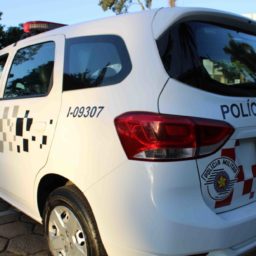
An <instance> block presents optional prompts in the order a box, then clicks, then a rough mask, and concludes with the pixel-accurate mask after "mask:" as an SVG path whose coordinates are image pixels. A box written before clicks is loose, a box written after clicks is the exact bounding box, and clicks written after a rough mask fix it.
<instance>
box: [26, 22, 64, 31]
mask: <svg viewBox="0 0 256 256" xmlns="http://www.w3.org/2000/svg"><path fill="white" fill-rule="evenodd" d="M63 26H66V25H65V24H60V23H54V22H47V21H29V22H26V23H24V24H23V31H24V33H31V34H38V33H42V32H45V31H49V30H52V29H55V28H60V27H63Z"/></svg>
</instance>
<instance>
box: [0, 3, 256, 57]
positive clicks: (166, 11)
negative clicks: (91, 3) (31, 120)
mask: <svg viewBox="0 0 256 256" xmlns="http://www.w3.org/2000/svg"><path fill="white" fill-rule="evenodd" d="M208 14H212V15H215V16H216V17H218V18H220V17H226V18H227V17H228V18H230V19H233V20H235V21H242V22H245V23H246V24H247V25H248V22H250V23H254V24H256V23H255V22H253V21H252V20H250V19H249V18H247V17H242V16H239V15H237V14H232V13H228V12H224V11H220V10H214V9H208V8H191V7H174V8H170V7H169V8H168V7H167V8H160V9H153V10H147V11H141V12H137V13H129V14H123V15H117V16H111V17H107V18H101V19H98V20H92V21H86V22H82V23H79V24H74V25H67V26H64V27H61V28H57V29H53V30H51V31H48V32H43V33H40V34H38V35H34V36H31V37H28V38H25V39H22V41H24V42H27V43H28V44H29V43H30V42H31V43H33V40H35V39H40V38H45V37H47V36H53V35H64V36H65V37H66V38H71V37H74V36H83V35H98V34H117V35H118V34H120V33H121V32H122V33H130V31H131V30H132V32H136V30H138V27H141V26H143V27H144V28H145V27H147V26H148V27H151V25H152V26H153V34H154V37H155V38H157V37H158V36H159V35H160V34H161V33H162V32H163V31H162V30H164V29H165V27H166V26H167V25H168V24H167V23H169V24H170V23H173V22H175V21H176V20H178V19H180V18H181V17H186V16H187V17H189V16H191V15H198V16H199V15H208ZM157 16H158V17H159V18H158V21H157V22H153V20H154V19H155V17H157ZM155 20H157V19H155ZM255 27H256V25H255ZM140 32H141V30H140ZM18 43H19V41H18V42H17V43H15V44H18ZM10 47H11V46H7V47H6V48H4V49H2V50H0V54H1V55H2V54H4V53H5V51H6V52H8V50H9V49H10Z"/></svg>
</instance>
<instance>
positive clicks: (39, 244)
mask: <svg viewBox="0 0 256 256" xmlns="http://www.w3.org/2000/svg"><path fill="white" fill-rule="evenodd" d="M18 255H19V256H32V255H33V256H50V253H49V251H48V246H47V242H46V239H45V237H44V232H43V227H42V225H40V224H38V223H37V222H35V221H34V220H32V219H31V218H29V217H28V216H26V215H24V214H23V213H21V212H20V211H18V210H17V209H15V208H13V207H12V206H10V205H9V204H7V203H6V202H5V201H3V200H2V199H1V198H0V256H18ZM245 256H256V250H254V251H253V252H251V253H248V254H246V255H245Z"/></svg>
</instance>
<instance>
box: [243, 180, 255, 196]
mask: <svg viewBox="0 0 256 256" xmlns="http://www.w3.org/2000/svg"><path fill="white" fill-rule="evenodd" d="M252 182H253V179H249V180H246V181H245V182H244V190H243V195H245V194H249V193H251V190H252Z"/></svg>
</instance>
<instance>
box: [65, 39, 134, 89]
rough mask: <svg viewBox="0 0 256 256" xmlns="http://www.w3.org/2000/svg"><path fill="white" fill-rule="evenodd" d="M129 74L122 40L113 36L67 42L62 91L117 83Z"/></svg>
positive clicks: (126, 55) (126, 54) (129, 62)
mask: <svg viewBox="0 0 256 256" xmlns="http://www.w3.org/2000/svg"><path fill="white" fill-rule="evenodd" d="M130 71H131V61H130V58H129V54H128V51H127V49H126V46H125V44H124V41H123V40H122V39H121V38H120V37H118V36H114V35H99V36H86V37H78V38H72V39H68V40H67V42H66V52H65V71H64V86H63V90H64V91H68V90H77V89H84V88H92V87H101V86H107V85H113V84H117V83H120V82H121V81H122V80H123V79H124V78H125V77H126V76H127V75H128V74H129V73H130Z"/></svg>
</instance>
